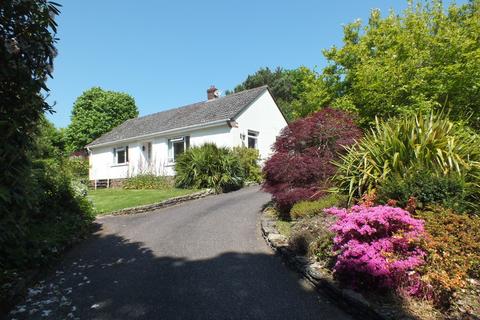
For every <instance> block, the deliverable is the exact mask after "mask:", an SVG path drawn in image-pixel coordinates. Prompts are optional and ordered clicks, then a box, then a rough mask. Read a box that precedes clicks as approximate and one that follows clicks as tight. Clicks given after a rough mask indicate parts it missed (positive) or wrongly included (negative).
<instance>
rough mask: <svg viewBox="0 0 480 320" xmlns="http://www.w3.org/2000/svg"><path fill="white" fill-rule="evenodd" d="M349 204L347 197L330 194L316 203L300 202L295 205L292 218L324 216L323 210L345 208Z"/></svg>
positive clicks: (291, 213) (291, 214) (291, 212)
mask: <svg viewBox="0 0 480 320" xmlns="http://www.w3.org/2000/svg"><path fill="white" fill-rule="evenodd" d="M346 204H347V197H346V196H343V195H340V194H337V193H330V194H327V195H326V196H324V197H323V198H320V199H318V200H315V201H300V202H297V203H295V204H294V205H293V207H292V209H291V210H290V216H291V217H292V218H293V219H299V218H305V217H313V216H316V215H321V214H323V210H324V209H327V208H331V207H344V206H346Z"/></svg>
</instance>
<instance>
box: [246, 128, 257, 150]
mask: <svg viewBox="0 0 480 320" xmlns="http://www.w3.org/2000/svg"><path fill="white" fill-rule="evenodd" d="M248 147H249V148H252V149H258V132H256V131H252V130H248Z"/></svg>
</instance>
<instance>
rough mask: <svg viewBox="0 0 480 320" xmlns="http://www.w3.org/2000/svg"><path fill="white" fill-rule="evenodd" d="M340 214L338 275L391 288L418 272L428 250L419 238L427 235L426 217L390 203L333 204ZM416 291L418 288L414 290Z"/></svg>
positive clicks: (356, 284) (331, 211)
mask: <svg viewBox="0 0 480 320" xmlns="http://www.w3.org/2000/svg"><path fill="white" fill-rule="evenodd" d="M325 212H327V213H329V214H333V215H335V216H337V218H338V219H337V221H336V223H335V224H334V225H333V226H332V228H331V230H332V231H333V232H335V234H336V235H335V238H334V250H336V251H337V253H338V254H337V261H336V264H335V267H334V272H335V275H336V276H337V277H338V278H339V279H340V280H342V281H344V282H347V283H348V284H350V285H351V286H353V287H357V288H359V287H362V288H366V287H371V288H391V287H397V286H398V285H400V282H404V281H405V280H406V279H407V278H409V277H410V276H413V275H414V274H415V272H414V270H415V268H417V267H419V266H420V265H422V264H423V263H424V257H425V255H426V253H425V252H424V251H423V250H422V249H421V248H420V246H419V242H420V240H421V239H423V238H424V236H425V230H424V226H423V224H424V222H423V220H419V219H415V218H412V217H411V216H410V213H408V212H407V211H405V210H403V209H401V208H394V207H390V206H374V207H367V206H364V205H357V206H354V207H352V208H351V209H349V210H347V209H339V208H329V209H326V210H325ZM411 294H415V292H411Z"/></svg>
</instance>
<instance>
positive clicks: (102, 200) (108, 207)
mask: <svg viewBox="0 0 480 320" xmlns="http://www.w3.org/2000/svg"><path fill="white" fill-rule="evenodd" d="M196 191H198V190H190V189H177V188H169V189H153V190H126V189H97V190H90V191H89V192H88V198H89V199H90V200H92V202H93V205H94V208H95V213H96V214H106V213H109V212H113V211H117V210H120V209H125V208H131V207H136V206H141V205H146V204H152V203H157V202H161V201H164V200H167V199H170V198H173V197H178V196H183V195H187V194H191V193H194V192H196Z"/></svg>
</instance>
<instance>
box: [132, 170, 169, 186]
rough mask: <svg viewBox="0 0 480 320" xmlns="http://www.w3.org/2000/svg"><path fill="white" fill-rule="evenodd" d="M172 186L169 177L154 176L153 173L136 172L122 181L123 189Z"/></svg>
mask: <svg viewBox="0 0 480 320" xmlns="http://www.w3.org/2000/svg"><path fill="white" fill-rule="evenodd" d="M171 187H173V180H172V179H171V178H169V177H163V176H156V175H154V174H153V173H143V174H138V175H136V176H134V177H130V178H128V179H126V180H125V182H124V183H123V188H124V189H168V188H171Z"/></svg>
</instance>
